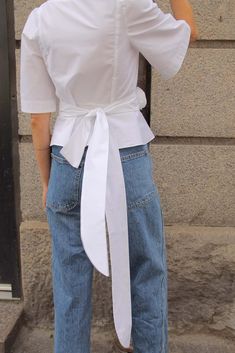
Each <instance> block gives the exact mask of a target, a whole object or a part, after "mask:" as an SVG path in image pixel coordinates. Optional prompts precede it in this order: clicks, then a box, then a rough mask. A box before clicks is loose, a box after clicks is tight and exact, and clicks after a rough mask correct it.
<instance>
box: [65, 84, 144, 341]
mask: <svg viewBox="0 0 235 353" xmlns="http://www.w3.org/2000/svg"><path fill="white" fill-rule="evenodd" d="M145 105H146V97H145V93H144V91H142V90H141V89H140V88H139V87H137V90H136V95H133V96H131V97H129V98H128V99H125V100H120V101H116V102H114V103H112V104H110V105H107V106H105V107H102V108H101V107H97V108H95V109H90V110H88V109H84V108H81V107H77V106H71V105H70V104H67V103H64V102H60V112H59V115H60V116H61V117H68V118H70V117H71V118H74V117H76V119H75V122H74V126H73V131H72V133H71V136H70V139H69V141H68V142H67V143H66V144H65V145H64V146H63V147H62V149H61V150H60V153H61V154H62V155H63V156H64V157H65V158H66V159H67V160H68V162H69V163H70V164H71V165H72V166H73V167H75V168H77V167H78V166H79V164H80V162H81V158H82V156H83V152H84V149H85V147H86V146H87V145H89V147H88V150H87V154H86V159H85V164H84V174H83V181H82V191H81V210H80V214H81V218H80V222H81V240H82V243H83V246H84V250H85V251H86V254H87V256H88V257H89V259H90V261H91V262H92V264H93V265H94V267H95V268H96V269H97V270H98V271H99V272H101V273H102V274H104V275H105V276H109V275H110V274H109V262H108V246H107V239H106V227H105V216H106V220H107V227H108V234H109V245H110V259H111V276H112V301H113V317H114V324H115V329H116V332H117V336H118V338H119V340H120V343H121V344H122V345H123V346H124V347H129V346H130V340H131V326H132V313H131V288H130V262H129V239H128V220H127V204H126V190H125V181H124V175H123V169H122V164H121V159H120V154H119V149H118V147H117V145H116V143H115V136H111V135H110V129H109V121H108V116H107V115H106V113H107V114H108V113H111V114H115V113H125V112H130V111H137V110H139V109H142V108H143V107H144V106H145ZM112 117H113V115H112ZM117 117H118V118H119V119H120V116H118V115H117ZM123 119H125V116H123ZM124 133H128V132H127V131H125V132H124Z"/></svg>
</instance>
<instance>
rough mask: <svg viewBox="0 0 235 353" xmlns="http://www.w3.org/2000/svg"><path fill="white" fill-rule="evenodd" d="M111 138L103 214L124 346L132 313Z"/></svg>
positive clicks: (120, 181)
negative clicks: (104, 210) (104, 211)
mask: <svg viewBox="0 0 235 353" xmlns="http://www.w3.org/2000/svg"><path fill="white" fill-rule="evenodd" d="M111 140H112V142H111V143H110V154H109V157H110V158H109V164H108V185H107V194H106V205H107V206H106V216H107V226H108V234H109V244H110V258H111V271H112V297H113V316H114V324H115V328H116V332H117V336H118V339H119V340H120V343H121V344H122V345H123V346H124V347H126V348H128V347H129V346H130V340H131V327H132V313H131V288H130V262H129V239H128V220H127V205H126V191H125V181H124V176H123V170H122V164H121V159H120V153H119V150H118V148H117V147H116V146H115V145H114V143H113V139H111Z"/></svg>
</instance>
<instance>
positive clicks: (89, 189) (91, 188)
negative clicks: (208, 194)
mask: <svg viewBox="0 0 235 353" xmlns="http://www.w3.org/2000/svg"><path fill="white" fill-rule="evenodd" d="M108 152H109V126H108V121H107V117H106V115H105V113H104V112H100V111H98V112H97V115H96V119H95V124H94V129H93V133H92V135H91V138H90V140H89V146H88V150H87V154H86V159H85V164H84V174H83V181H82V194H81V239H82V242H83V247H84V250H85V251H86V254H87V256H88V257H89V259H90V261H91V262H92V264H93V265H94V267H95V268H96V269H97V270H98V271H99V272H101V273H102V274H104V275H105V276H109V262H108V248H107V239H106V224H105V196H106V184H107V168H108Z"/></svg>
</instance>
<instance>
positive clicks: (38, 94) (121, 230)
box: [20, 0, 191, 347]
mask: <svg viewBox="0 0 235 353" xmlns="http://www.w3.org/2000/svg"><path fill="white" fill-rule="evenodd" d="M190 34H191V28H190V26H189V25H188V23H187V22H186V21H184V20H176V19H175V18H174V17H173V16H172V15H171V14H170V13H164V12H163V11H162V10H161V9H160V8H159V7H158V5H157V3H156V2H152V0H99V1H96V0H86V1H79V0H47V1H46V2H45V3H43V4H42V5H41V6H39V7H36V8H34V9H33V10H32V11H31V13H30V14H29V16H28V18H27V21H26V23H25V26H24V28H23V31H22V36H21V66H20V98H21V100H20V101H21V110H22V111H23V112H26V113H44V112H57V117H56V121H55V125H54V128H53V133H52V138H51V142H50V145H53V144H57V145H61V146H63V148H62V149H61V150H60V152H61V154H62V155H63V156H64V157H65V158H66V159H67V160H68V161H69V163H71V165H72V166H73V167H74V168H76V167H78V166H79V163H80V160H81V157H82V154H83V151H84V148H85V146H87V145H88V146H89V147H88V150H87V155H86V161H85V165H84V175H83V183H82V193H81V239H82V242H83V246H84V249H85V251H86V253H87V255H88V257H89V259H90V260H91V262H92V263H93V265H94V267H95V268H96V269H97V270H98V271H100V272H101V273H103V274H104V275H106V276H109V267H108V248H107V241H106V226H105V220H106V221H107V229H108V234H109V246H110V259H111V271H112V300H113V316H114V323H115V328H116V332H117V336H118V338H119V340H120V342H121V344H122V345H123V346H124V347H128V346H129V344H130V339H131V336H130V335H131V325H132V316H131V294H130V272H129V248H128V225H127V205H126V193H125V183H124V178H123V172H122V165H121V161H120V155H119V151H118V149H119V148H123V147H128V146H135V145H139V144H145V143H147V142H149V141H151V140H152V139H153V138H154V137H155V136H154V134H153V132H152V130H151V129H150V127H149V126H148V124H147V122H146V121H145V119H144V117H143V115H142V113H141V111H140V110H141V109H142V108H143V107H144V106H145V105H146V97H145V93H144V92H143V91H142V90H141V89H140V88H139V87H137V79H138V65H139V53H141V54H142V55H143V56H144V57H145V58H146V59H147V60H148V61H149V63H150V64H151V65H152V66H153V67H154V68H155V69H156V70H157V72H158V73H159V74H160V76H161V77H162V78H163V79H165V80H167V79H169V78H172V77H173V76H174V75H175V74H176V73H177V72H178V71H179V69H180V67H181V65H182V63H183V60H184V57H185V55H186V52H187V49H188V46H189V40H190Z"/></svg>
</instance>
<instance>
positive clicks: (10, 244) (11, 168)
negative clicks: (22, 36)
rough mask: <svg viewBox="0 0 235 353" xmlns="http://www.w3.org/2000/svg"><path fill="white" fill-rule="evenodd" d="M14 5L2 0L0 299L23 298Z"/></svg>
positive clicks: (0, 3) (0, 20)
mask: <svg viewBox="0 0 235 353" xmlns="http://www.w3.org/2000/svg"><path fill="white" fill-rule="evenodd" d="M18 150H19V146H18V117H17V101H16V65H15V30H14V4H13V1H12V0H10V1H9V0H0V299H14V298H20V296H21V293H22V290H21V280H20V279H21V276H20V261H19V260H20V253H19V248H20V247H19V224H20V187H19V152H18Z"/></svg>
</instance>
